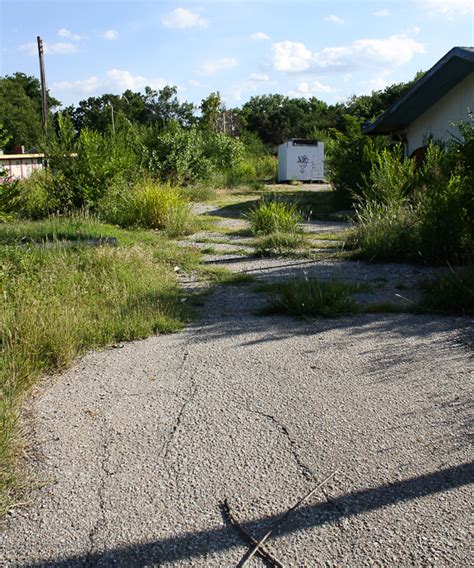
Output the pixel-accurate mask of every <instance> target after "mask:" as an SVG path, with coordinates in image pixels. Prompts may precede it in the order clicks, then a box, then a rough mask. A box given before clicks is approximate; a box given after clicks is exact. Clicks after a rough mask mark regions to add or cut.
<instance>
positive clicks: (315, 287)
mask: <svg viewBox="0 0 474 568" xmlns="http://www.w3.org/2000/svg"><path fill="white" fill-rule="evenodd" d="M358 290H359V288H358V287H357V285H352V284H347V283H345V282H339V281H331V282H323V281H321V280H309V279H304V280H296V281H292V282H284V283H279V284H275V285H273V286H272V287H271V288H270V289H269V290H268V296H269V304H268V306H267V308H266V309H265V312H266V313H285V314H290V315H298V316H318V315H320V316H323V317H332V316H338V315H343V314H351V313H355V312H357V311H359V308H358V305H357V303H356V302H355V300H354V299H353V298H352V297H351V293H353V292H355V291H358Z"/></svg>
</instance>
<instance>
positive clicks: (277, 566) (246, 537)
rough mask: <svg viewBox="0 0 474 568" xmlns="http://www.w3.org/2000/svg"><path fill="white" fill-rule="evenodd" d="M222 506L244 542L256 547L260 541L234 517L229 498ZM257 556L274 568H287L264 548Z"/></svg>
mask: <svg viewBox="0 0 474 568" xmlns="http://www.w3.org/2000/svg"><path fill="white" fill-rule="evenodd" d="M220 505H221V509H222V511H223V512H224V514H225V516H226V517H227V519H228V520H229V522H230V524H231V525H232V526H233V527H234V528H235V529H237V531H238V532H239V533H240V535H241V536H242V537H243V538H244V540H246V541H247V542H248V543H249V544H251V545H252V546H255V545H256V544H258V541H257V540H256V539H255V538H254V537H253V536H252V535H251V534H250V533H248V532H247V531H246V530H245V529H244V528H243V527H242V525H241V524H240V523H239V521H238V520H237V519H236V518H235V517H234V515H233V514H232V512H231V510H230V505H229V501H228V500H227V498H225V499H224V501H223V502H222V503H221V504H220ZM257 554H258V555H259V556H260V557H261V558H263V559H264V560H266V561H267V562H268V563H269V564H270V565H271V566H273V567H274V568H285V567H284V566H283V564H282V563H281V562H279V561H278V560H277V559H276V558H274V557H273V556H272V555H271V554H270V553H269V552H268V551H267V550H265V549H264V548H261V547H260V548H259V549H258V552H257Z"/></svg>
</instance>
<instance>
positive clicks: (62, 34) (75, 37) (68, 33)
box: [58, 28, 82, 41]
mask: <svg viewBox="0 0 474 568" xmlns="http://www.w3.org/2000/svg"><path fill="white" fill-rule="evenodd" d="M58 36H59V37H64V38H66V39H70V40H72V41H79V40H80V39H82V37H81V36H80V35H79V34H73V33H72V32H71V31H70V30H67V29H66V28H61V29H60V30H58Z"/></svg>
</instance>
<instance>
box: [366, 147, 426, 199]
mask: <svg viewBox="0 0 474 568" xmlns="http://www.w3.org/2000/svg"><path fill="white" fill-rule="evenodd" d="M416 181H417V177H416V162H415V160H414V159H406V158H404V156H403V148H402V147H401V146H395V147H394V148H390V149H389V148H383V149H382V150H381V151H379V152H377V151H376V152H374V155H373V159H372V167H371V169H370V173H369V175H368V176H365V175H364V185H363V186H361V188H360V189H359V190H358V191H359V193H360V198H361V200H363V201H373V202H377V203H384V204H387V205H388V204H402V203H403V202H404V200H405V199H406V198H407V196H409V195H410V193H411V192H412V191H413V188H414V187H415V184H416Z"/></svg>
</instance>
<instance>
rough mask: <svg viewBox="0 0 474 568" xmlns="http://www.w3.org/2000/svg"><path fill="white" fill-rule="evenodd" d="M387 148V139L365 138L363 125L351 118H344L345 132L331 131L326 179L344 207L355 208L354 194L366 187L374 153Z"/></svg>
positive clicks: (327, 143) (326, 161)
mask: <svg viewBox="0 0 474 568" xmlns="http://www.w3.org/2000/svg"><path fill="white" fill-rule="evenodd" d="M387 144H388V139H386V138H385V137H382V136H377V137H373V136H366V135H364V134H362V131H361V125H360V122H359V121H358V120H357V119H356V118H354V117H352V116H350V115H346V116H345V117H344V131H343V132H340V131H338V130H335V129H331V130H330V131H329V136H328V138H327V142H326V146H325V148H326V159H325V167H326V175H327V176H328V178H329V180H330V182H331V184H332V186H333V188H334V189H335V191H336V192H337V196H338V201H339V205H340V206H341V207H342V206H348V205H351V204H352V202H353V200H354V193H356V192H358V191H359V188H361V187H364V186H365V184H366V182H365V180H366V179H367V178H368V176H369V174H370V170H371V168H372V163H373V158H374V155H375V152H376V151H377V150H381V149H382V148H384V147H385V146H387Z"/></svg>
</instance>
